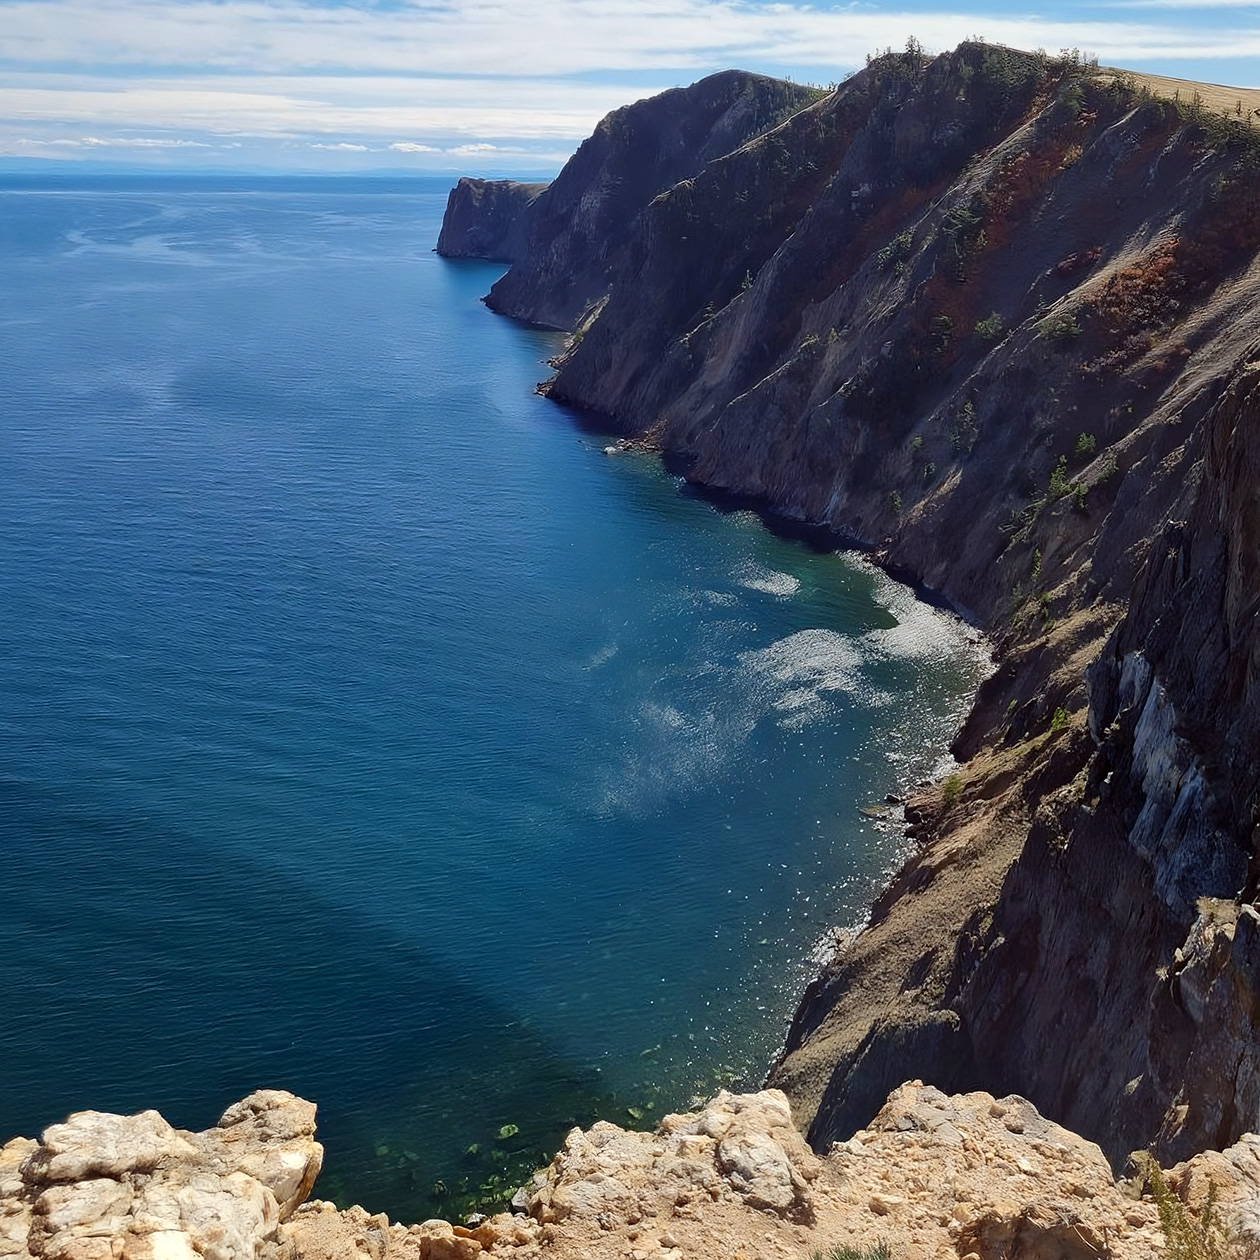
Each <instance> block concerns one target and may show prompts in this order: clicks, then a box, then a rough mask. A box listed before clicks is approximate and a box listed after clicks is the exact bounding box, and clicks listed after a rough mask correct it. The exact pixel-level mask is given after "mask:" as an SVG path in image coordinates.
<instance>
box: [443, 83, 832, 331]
mask: <svg viewBox="0 0 1260 1260" xmlns="http://www.w3.org/2000/svg"><path fill="white" fill-rule="evenodd" d="M817 96H818V93H817V92H816V91H814V90H813V89H811V88H805V87H799V86H797V85H795V84H792V83H781V82H779V81H778V80H777V79H767V78H765V77H763V76H761V75H755V74H745V73H743V72H741V71H738V70H728V71H725V72H723V73H722V74H715V75H711V76H710V77H709V78H707V79H702V80H701V81H700V82H699V83H695V84H693V85H692V86H691V87H688V88H678V89H675V90H674V91H670V92H663V93H661V94H660V95H659V96H654V97H650V98H648V99H647V100H642V101H637V102H636V103H635V104H633V105H627V106H626V107H625V108H623V109H618V110H614V111H613V112H612V113H611V114H609V115H608V116H607V117H606V118H605V119H603V121H602V122H601V123H600V124H599V126H598V127H597V128H596V129H595V133H594V135H592V136H591V137H590V139H588V140H586V141H585V142H584V143H583V144H582V146H581V148H579V149H578V151H577V153H575V154H574V155H573V157H572V158H571V159H570V160H569V162H568V163H567V164H566V165H565V168H564V170H563V171H561V172H560V174H559V175H558V176H557V177H556V179H555V182H554V183H552V184H551V185H550V187H548V188H547V190H546V191H545V192H541V193H539V194H538V195H536V196H533V197H530V198H526V197H525V196H524V195H523V194H519V193H518V194H516V196H515V200H514V201H513V203H512V204H513V205H514V206H515V212H516V217H515V219H514V220H513V222H512V224H511V227H510V232H509V233H508V235H510V237H511V240H512V242H513V244H512V252H511V253H510V254H509V253H508V252H507V251H506V250H504V251H500V253H499V254H496V255H495V256H496V257H504V258H507V260H508V261H511V262H514V263H516V266H514V267H513V268H512V270H511V271H509V272H508V274H507V275H505V276H504V277H503V278H502V279H501V280H500V281H499V282H498V283H497V284H496V285H495V286H494V287H493V288H492V289H491V290H490V294H489V296H488V297H487V298H486V302H487V304H488V305H489V306H490V307H491V308H492V309H493V310H496V311H499V312H501V313H502V314H505V315H514V316H516V317H517V318H520V319H528V320H530V321H531V322H532V323H535V324H545V325H547V326H548V327H552V328H563V329H566V330H571V329H573V328H575V327H576V326H577V325H578V324H579V323H580V322H581V321H582V320H583V318H584V317H587V316H589V315H590V314H591V313H592V312H593V311H594V310H595V309H597V308H598V305H599V303H600V302H602V301H603V299H604V297H605V296H606V295H607V293H608V286H609V282H610V280H611V277H612V271H613V263H614V262H615V260H616V258H617V257H618V255H619V251H620V249H621V246H622V244H623V242H624V240H625V239H626V238H627V236H628V235H629V234H630V233H631V232H632V230H633V225H634V224H635V221H636V219H637V218H638V216H639V215H640V214H641V213H642V212H643V210H644V209H645V208H646V207H647V206H648V204H649V203H650V202H651V201H652V199H653V198H654V197H656V196H657V194H659V193H661V192H663V191H665V190H667V189H669V188H671V187H672V186H673V185H674V184H676V183H677V182H678V181H679V180H682V179H687V178H689V177H690V176H692V175H694V174H696V172H697V171H699V170H701V169H703V168H704V166H705V165H706V164H707V163H708V162H710V161H711V160H712V159H713V158H715V157H718V156H720V155H721V154H723V153H729V152H731V151H732V150H733V149H737V148H739V146H740V145H742V144H744V143H745V142H746V141H748V140H750V139H752V138H753V137H754V136H756V135H759V134H760V133H761V132H763V131H765V130H766V129H767V128H769V127H772V126H774V125H775V124H776V123H778V122H780V121H781V120H782V119H783V118H784V117H786V116H789V115H791V114H793V113H795V112H796V111H797V110H799V109H800V108H802V106H804V105H807V104H808V103H809V102H810V101H812V100H814V99H815V98H816V97H817ZM463 183H464V181H461V187H462V185H463ZM515 187H516V188H520V187H521V186H520V185H516V186H515ZM471 191H473V190H470V192H471ZM457 197H459V198H460V200H459V201H458V203H457V201H456V198H457ZM468 197H469V194H467V193H466V194H463V195H462V196H461V194H460V188H457V189H456V190H455V192H453V193H452V194H451V198H452V200H451V207H450V208H448V210H447V222H446V223H444V224H443V229H442V236H443V239H445V237H446V235H447V226H448V224H452V223H453V222H456V221H460V222H469V220H464V219H462V218H458V219H457V216H459V214H460V211H461V210H462V209H463V207H464V205H466V204H467V201H468ZM506 202H507V195H506V194H500V201H499V202H498V203H496V204H497V205H498V206H502V205H506ZM471 222H475V220H471ZM468 230H469V229H468V228H465V229H464V232H465V238H466V234H467V232H468ZM472 230H474V231H475V230H476V229H475V228H473V229H472ZM517 241H520V242H521V243H522V245H521V247H520V248H517V246H516V244H515V242H517ZM438 252H439V253H441V252H443V251H442V248H441V245H440V244H439V247H438ZM486 256H487V257H489V256H490V255H488V254H487V255H486Z"/></svg>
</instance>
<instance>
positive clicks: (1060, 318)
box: [1037, 311, 1081, 344]
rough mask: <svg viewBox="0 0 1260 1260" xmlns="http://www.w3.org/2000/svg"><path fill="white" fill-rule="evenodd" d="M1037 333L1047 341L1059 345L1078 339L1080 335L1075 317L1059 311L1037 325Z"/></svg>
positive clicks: (1079, 328)
mask: <svg viewBox="0 0 1260 1260" xmlns="http://www.w3.org/2000/svg"><path fill="white" fill-rule="evenodd" d="M1037 332H1038V333H1039V334H1040V335H1041V336H1042V337H1044V338H1045V339H1046V340H1047V341H1053V342H1055V343H1056V344H1061V343H1063V342H1067V341H1072V340H1073V339H1075V338H1076V337H1079V336H1080V335H1081V326H1080V324H1079V323H1078V322H1077V319H1076V316H1075V315H1071V314H1069V313H1068V312H1067V311H1060V312H1059V313H1058V314H1057V315H1047V316H1046V317H1045V319H1043V320H1042V321H1041V323H1039V324H1038V325H1037Z"/></svg>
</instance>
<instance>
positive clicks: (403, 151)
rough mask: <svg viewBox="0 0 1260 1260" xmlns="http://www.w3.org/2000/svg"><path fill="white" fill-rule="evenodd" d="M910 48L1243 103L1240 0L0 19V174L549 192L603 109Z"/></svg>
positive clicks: (77, 1)
mask: <svg viewBox="0 0 1260 1260" xmlns="http://www.w3.org/2000/svg"><path fill="white" fill-rule="evenodd" d="M910 36H914V37H915V38H916V39H918V40H919V42H920V43H921V44H922V45H923V46H924V47H925V48H926V49H927V50H928V51H930V52H941V51H944V50H946V49H949V48H952V47H953V46H954V45H955V44H957V43H958V42H959V41H960V40H963V39H966V38H969V37H972V36H979V37H982V38H984V39H988V40H991V41H994V42H998V43H1005V44H1009V45H1012V46H1014V47H1020V48H1045V49H1047V50H1048V51H1050V52H1058V51H1059V50H1060V49H1063V48H1079V49H1081V50H1082V51H1084V52H1087V53H1090V54H1095V55H1097V56H1098V57H1099V59H1100V60H1101V62H1102V63H1103V64H1104V65H1122V66H1126V67H1130V68H1133V69H1137V70H1145V71H1149V72H1152V73H1158V74H1165V75H1172V76H1175V77H1178V78H1188V79H1204V80H1207V81H1209V82H1214V83H1225V84H1231V85H1236V86H1255V87H1260V0H1095V2H1094V3H1090V4H1085V3H1078V2H1077V0H1062V2H1060V3H1057V4H1053V5H1048V6H1047V7H1044V8H1019V7H1013V6H1012V5H1010V4H1000V3H994V0H888V2H883V3H876V2H869V0H855V2H854V3H849V4H830V5H829V4H820V3H814V4H804V3H792V2H788V0H777V2H774V3H758V2H755V0H637V2H636V0H547V2H535V3H530V2H528V0H0V165H3V166H4V168H5V169H9V170H13V169H33V170H52V169H54V168H53V167H52V166H51V165H50V164H53V163H59V164H61V166H60V167H59V168H57V169H63V170H65V169H73V168H71V167H70V166H69V165H68V164H71V163H95V164H97V165H98V166H99V165H103V164H105V165H109V166H111V167H118V166H132V167H163V168H168V169H175V170H184V171H189V172H191V171H201V170H222V171H276V172H316V173H318V172H329V173H332V172H356V171H358V172H364V171H389V172H394V173H398V174H405V173H413V174H431V175H447V174H453V173H459V174H474V175H488V176H494V175H511V176H517V177H520V176H527V175H533V176H539V177H550V176H551V175H553V174H554V173H555V172H556V171H557V170H558V169H559V168H560V166H561V165H562V164H563V163H564V161H565V159H566V158H567V157H568V156H569V155H570V154H571V153H572V152H573V150H574V149H575V148H576V147H577V145H578V144H579V143H580V142H581V141H582V139H583V138H584V137H585V136H587V135H588V134H589V133H590V132H591V130H592V129H593V127H594V126H595V124H596V123H597V122H598V121H599V119H600V118H601V117H602V116H603V115H604V114H605V113H607V112H608V111H609V110H611V109H614V108H616V107H617V106H619V105H624V104H626V103H628V102H630V101H633V100H637V99H639V98H640V97H643V96H648V95H651V94H652V93H654V92H658V91H661V90H663V89H665V88H668V87H675V86H680V85H683V84H687V83H691V82H694V81H695V80H696V79H699V78H701V77H703V76H704V75H706V74H709V73H711V72H713V71H715V70H721V69H725V68H728V67H731V66H737V67H740V68H742V69H746V70H754V71H759V72H762V73H766V74H774V75H780V76H786V77H790V78H793V79H795V80H796V81H797V82H800V83H817V84H822V85H827V84H829V83H833V82H837V81H839V80H841V79H843V78H844V77H845V75H846V74H848V73H850V72H852V71H853V70H855V69H857V68H858V67H860V66H861V65H862V64H864V62H865V59H866V56H867V54H868V53H873V52H878V51H880V50H881V49H883V48H886V47H893V48H901V47H904V45H905V43H906V40H907V38H908V37H910ZM78 169H84V168H82V167H79V168H78Z"/></svg>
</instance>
